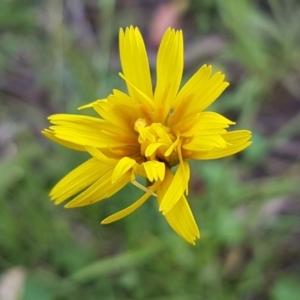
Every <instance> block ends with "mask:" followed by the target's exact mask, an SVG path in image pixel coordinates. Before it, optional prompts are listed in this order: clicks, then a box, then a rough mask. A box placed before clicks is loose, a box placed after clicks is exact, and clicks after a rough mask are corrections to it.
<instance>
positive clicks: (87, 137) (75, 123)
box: [49, 114, 136, 148]
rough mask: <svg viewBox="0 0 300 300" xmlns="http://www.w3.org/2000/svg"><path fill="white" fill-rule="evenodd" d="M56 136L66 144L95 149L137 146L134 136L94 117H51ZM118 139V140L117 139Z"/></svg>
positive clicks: (64, 115)
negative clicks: (125, 133) (127, 134)
mask: <svg viewBox="0 0 300 300" xmlns="http://www.w3.org/2000/svg"><path fill="white" fill-rule="evenodd" d="M49 120H50V121H51V123H52V124H54V125H53V126H50V129H51V130H52V131H53V132H54V135H55V136H56V137H57V138H58V139H61V140H64V141H66V142H69V143H72V144H77V145H80V146H85V145H90V146H93V147H95V148H107V147H122V146H124V145H128V144H132V145H134V144H136V138H135V137H134V136H131V137H130V136H126V135H124V132H123V131H122V129H120V128H118V127H115V126H113V125H112V124H111V123H109V122H107V121H105V120H102V119H99V118H94V117H89V116H80V115H66V114H57V115H52V116H50V117H49ZM116 137H117V138H116Z"/></svg>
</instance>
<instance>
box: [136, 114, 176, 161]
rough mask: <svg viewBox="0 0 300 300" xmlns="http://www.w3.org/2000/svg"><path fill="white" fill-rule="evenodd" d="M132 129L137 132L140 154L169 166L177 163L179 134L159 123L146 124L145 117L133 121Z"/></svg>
mask: <svg viewBox="0 0 300 300" xmlns="http://www.w3.org/2000/svg"><path fill="white" fill-rule="evenodd" d="M134 129H135V131H137V132H138V133H139V137H138V142H139V143H140V144H141V155H142V156H143V157H144V158H146V159H147V160H152V161H153V160H157V161H161V162H165V163H166V164H168V166H169V167H173V166H176V165H177V164H178V163H179V158H178V151H180V146H181V145H180V135H179V133H178V134H176V135H174V133H172V132H171V129H170V128H169V127H166V126H164V125H162V124H161V123H151V124H148V122H147V120H146V119H142V118H139V119H137V120H136V122H135V123H134Z"/></svg>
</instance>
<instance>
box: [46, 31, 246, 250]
mask: <svg viewBox="0 0 300 300" xmlns="http://www.w3.org/2000/svg"><path fill="white" fill-rule="evenodd" d="M119 38H120V58H121V64H122V71H123V72H122V73H120V76H121V77H122V78H123V79H124V80H125V82H126V85H127V89H128V94H125V93H123V92H121V91H119V90H113V93H112V94H111V95H109V96H108V97H107V99H101V100H97V101H95V102H93V103H91V104H88V105H86V106H83V107H81V108H80V109H83V108H92V109H94V110H95V111H96V112H97V113H98V114H99V117H98V118H96V117H90V116H84V115H69V114H56V115H52V116H50V117H49V120H50V122H51V123H52V126H51V127H50V128H49V129H45V130H44V131H43V133H44V135H45V136H47V137H48V138H50V139H52V140H54V141H55V142H57V143H60V144H62V145H64V146H66V147H69V148H72V149H75V150H79V151H86V152H88V153H89V154H90V156H91V158H90V159H89V160H88V161H86V162H85V163H83V164H82V165H80V166H79V167H77V168H76V169H75V170H73V171H72V172H70V173H69V174H68V175H67V176H65V177H64V178H63V179H62V180H61V181H60V182H59V183H58V184H57V185H56V186H55V187H54V188H53V190H52V191H51V193H50V196H51V198H52V200H54V201H55V203H56V204H59V203H61V202H63V201H65V200H67V199H70V198H72V200H71V201H70V202H69V203H67V205H66V207H79V206H84V205H89V204H92V203H95V202H97V201H100V200H102V199H105V198H108V197H110V196H111V195H113V194H115V193H116V192H117V191H119V190H120V189H122V188H123V187H124V186H125V185H127V184H128V183H133V184H134V185H136V186H137V187H138V188H140V189H142V190H143V191H144V192H145V193H144V194H143V196H142V197H141V198H140V199H138V200H137V201H136V202H134V203H133V204H131V205H130V206H128V207H127V208H125V209H123V210H121V211H119V212H117V213H115V214H113V215H112V216H110V217H108V218H106V219H105V220H103V221H102V223H103V224H107V223H110V222H114V221H116V220H119V219H121V218H123V217H125V216H127V215H129V214H130V213H132V212H133V211H134V210H136V209H137V208H138V207H139V206H141V205H142V204H143V203H144V202H145V201H146V200H147V199H148V198H150V196H155V198H156V199H157V201H158V205H159V211H160V212H162V214H163V216H164V217H165V218H166V220H167V221H168V223H169V224H170V226H171V227H172V228H173V229H174V230H175V231H176V232H177V233H178V234H179V235H180V236H181V237H182V238H184V239H185V240H186V241H188V242H190V243H192V244H194V243H195V240H196V238H199V237H200V233H199V230H198V227H197V225H196V222H195V220H194V217H193V214H192V212H191V210H190V207H189V204H188V202H187V199H186V195H187V194H188V183H189V179H190V168H189V164H188V161H189V160H191V159H196V160H207V159H216V158H221V157H225V156H229V155H232V154H235V153H237V152H239V151H241V150H243V149H245V148H246V147H248V146H249V145H250V144H251V142H250V141H249V139H250V137H251V132H249V131H246V130H237V131H231V132H228V131H227V128H228V127H229V126H230V125H234V124H235V123H234V122H232V121H230V120H228V119H227V118H225V117H223V116H222V115H220V114H217V113H215V112H210V111H206V109H207V107H208V106H209V105H210V104H212V103H213V102H214V101H215V100H216V99H217V98H218V97H219V96H220V94H221V93H222V92H223V91H224V90H225V88H226V87H227V86H228V83H227V82H225V81H224V75H223V74H221V73H220V72H218V73H215V74H213V75H212V68H211V66H207V65H204V66H202V67H201V68H200V69H199V70H198V71H197V72H196V73H195V74H194V76H193V77H192V78H191V79H190V80H189V81H188V82H187V83H186V84H185V85H184V86H183V87H182V88H181V89H180V84H181V79H182V72H183V61H184V60H183V36H182V32H181V31H175V30H172V29H168V30H167V31H166V33H165V35H164V37H163V39H162V41H161V44H160V47H159V50H158V56H157V68H156V87H155V89H154V91H153V86H152V81H151V75H150V68H149V62H148V58H147V53H146V50H145V45H144V42H143V38H142V36H141V34H140V31H139V30H138V29H137V28H133V27H130V28H126V30H125V31H123V30H122V29H121V30H120V36H119ZM175 166H177V169H176V171H174V170H173V169H172V168H173V167H175ZM137 175H139V176H141V177H144V178H145V179H146V181H147V182H148V184H142V183H140V182H138V181H137V180H136V176H137Z"/></svg>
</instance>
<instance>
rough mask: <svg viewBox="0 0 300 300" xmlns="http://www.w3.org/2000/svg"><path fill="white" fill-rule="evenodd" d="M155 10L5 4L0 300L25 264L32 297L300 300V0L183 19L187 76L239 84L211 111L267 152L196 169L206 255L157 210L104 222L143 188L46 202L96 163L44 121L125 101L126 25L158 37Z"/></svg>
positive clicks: (0, 27)
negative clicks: (119, 96)
mask: <svg viewBox="0 0 300 300" xmlns="http://www.w3.org/2000/svg"><path fill="white" fill-rule="evenodd" d="M128 2H131V1H128ZM133 2H135V3H136V1H133ZM154 2H156V1H153V3H152V4H151V1H144V2H143V1H140V6H139V7H137V6H131V5H130V4H127V5H124V3H123V2H122V1H116V3H115V2H114V1H102V0H93V1H92V0H91V1H64V2H63V1H61V0H51V1H35V0H28V1H23V0H1V4H0V295H1V290H2V289H3V288H4V278H7V277H9V274H11V273H10V272H11V270H12V269H14V268H17V269H15V270H19V272H20V273H22V274H25V280H24V283H23V292H22V293H21V294H22V295H20V297H19V298H14V299H19V300H67V299H87V300H93V299H95V300H96V299H103V300H113V299H118V300H131V299H145V300H199V299H200V300H201V299H205V300H210V299H211V300H219V299H220V300H235V299H243V300H244V299H245V300H254V299H255V300H265V299H266V300H269V299H270V300H293V299H295V300H296V299H300V287H299V284H298V283H299V280H300V278H299V269H300V239H299V236H300V229H299V228H300V203H299V196H300V186H299V179H300V136H299V128H300V85H299V80H300V31H299V28H300V4H299V1H296V0H288V1H280V0H269V1H258V0H257V1H252V0H239V1H233V0H228V1H222V0H214V1H213V0H211V1H208V0H206V1H197V0H194V1H191V2H190V6H189V8H188V9H187V11H186V12H185V15H183V16H182V19H181V24H182V28H183V29H184V34H185V36H186V37H188V38H186V45H185V53H186V55H187V56H188V57H186V59H187V68H186V72H185V74H184V76H185V78H188V77H189V76H190V75H191V74H192V73H193V72H194V71H195V68H196V66H197V67H198V66H199V67H200V66H201V65H202V64H204V63H208V64H212V65H213V67H214V71H217V70H222V71H223V72H224V73H225V74H226V75H227V78H228V80H229V82H230V83H231V85H230V87H229V88H228V89H227V90H226V91H225V93H224V94H223V96H222V97H221V98H220V99H219V100H218V102H216V103H215V104H214V108H215V109H216V110H217V111H219V112H221V113H222V114H223V115H225V116H227V117H228V118H231V119H233V120H236V121H237V124H238V126H239V127H241V128H244V129H246V128H248V129H250V130H251V131H252V132H253V141H254V143H253V145H252V146H251V147H250V148H249V149H247V151H245V152H244V153H242V154H239V155H237V156H234V157H230V158H228V159H223V160H216V161H205V162H197V163H195V164H193V165H192V171H193V173H192V176H191V178H192V180H191V188H190V190H191V191H190V195H189V202H190V204H191V207H192V209H193V213H194V215H195V218H196V220H197V223H198V225H199V227H200V230H201V234H202V237H201V239H200V240H199V241H198V242H197V245H196V246H195V247H193V246H191V245H189V244H187V243H186V242H184V241H183V240H182V239H180V238H179V237H178V236H177V235H176V234H175V233H174V232H173V231H172V230H171V229H170V228H169V226H168V225H167V224H166V222H165V220H164V218H163V217H161V215H160V214H159V212H158V209H157V204H156V202H155V200H154V199H152V201H148V202H147V203H146V204H145V205H144V206H143V207H142V208H140V209H139V210H138V211H136V212H135V213H134V214H132V215H130V216H129V217H127V218H125V219H123V220H121V221H119V222H117V223H114V224H111V225H106V226H102V225H100V221H101V220H102V219H103V218H105V217H106V216H108V215H110V214H111V213H113V212H116V211H118V210H120V209H121V208H123V207H125V206H126V205H128V204H129V203H131V202H133V201H134V199H136V198H137V197H138V195H139V191H137V189H136V188H135V187H134V186H128V187H127V188H126V189H125V190H123V191H121V192H119V193H118V194H117V195H115V196H114V197H112V198H111V199H109V200H105V201H102V202H100V203H97V204H94V205H92V206H89V207H83V208H77V209H64V208H63V206H55V205H53V203H51V201H50V200H49V196H48V193H49V191H50V189H51V188H52V187H53V185H54V184H55V183H56V182H57V181H58V180H59V179H60V178H62V176H64V175H65V174H67V173H68V172H69V171H70V170H72V168H74V167H75V166H77V165H79V164H80V163H81V162H83V161H84V160H85V159H86V154H83V153H77V152H75V151H72V150H69V149H65V148H63V147H61V146H59V145H56V144H54V143H52V142H51V141H49V140H47V139H46V138H44V137H43V136H42V135H41V134H40V131H41V130H42V129H43V128H45V127H47V126H48V123H47V120H46V118H47V116H48V115H50V114H52V113H56V112H65V113H75V112H76V109H77V107H78V106H81V105H83V104H86V103H89V102H92V101H94V100H95V99H99V98H103V97H105V96H107V95H108V94H109V93H110V91H111V90H112V89H113V88H119V89H122V90H125V85H124V83H123V82H122V79H121V78H120V77H119V76H118V71H119V61H118V47H117V37H118V30H119V27H120V26H122V27H125V26H127V25H130V24H134V25H137V26H139V27H141V28H142V31H144V32H145V33H147V30H149V20H148V18H149V17H148V15H149V10H151V9H152V11H151V14H152V13H154V9H155V5H154ZM199 3H201V4H199ZM143 5H147V8H144V7H143ZM152 6H153V7H152ZM135 10H138V13H137V11H135ZM145 20H147V23H145ZM214 43H215V44H214ZM205 49H206V50H205ZM207 49H210V50H211V51H207ZM153 51H154V50H153ZM155 51H156V50H155ZM153 53H154V52H153ZM195 53H196V54H195ZM189 55H190V56H189ZM1 276H2V277H1ZM11 278H12V277H11ZM0 299H1V296H0Z"/></svg>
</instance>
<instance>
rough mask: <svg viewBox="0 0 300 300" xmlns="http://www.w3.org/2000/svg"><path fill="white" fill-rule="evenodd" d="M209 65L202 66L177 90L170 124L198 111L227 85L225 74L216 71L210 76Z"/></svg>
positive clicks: (204, 107)
mask: <svg viewBox="0 0 300 300" xmlns="http://www.w3.org/2000/svg"><path fill="white" fill-rule="evenodd" d="M210 72H211V66H209V67H207V66H203V67H202V68H201V69H200V70H199V71H198V72H197V73H196V74H195V75H194V76H193V77H192V78H191V79H190V80H189V81H188V82H187V83H186V84H185V86H184V87H183V88H182V90H181V91H180V92H179V94H178V96H177V98H176V101H175V103H176V104H175V105H174V113H173V115H172V116H171V117H170V124H171V125H173V124H176V123H177V122H178V121H179V120H181V119H184V118H187V117H190V116H192V115H193V114H195V113H199V112H201V111H203V110H204V109H206V108H207V107H208V106H209V105H211V104H212V103H213V102H214V101H215V100H216V99H217V98H218V97H219V96H220V95H221V94H222V92H223V91H224V90H225V88H226V87H227V86H228V85H229V83H228V82H224V78H225V76H224V75H223V74H221V73H220V72H217V73H216V74H214V75H213V76H212V77H209V76H210Z"/></svg>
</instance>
